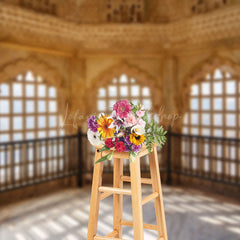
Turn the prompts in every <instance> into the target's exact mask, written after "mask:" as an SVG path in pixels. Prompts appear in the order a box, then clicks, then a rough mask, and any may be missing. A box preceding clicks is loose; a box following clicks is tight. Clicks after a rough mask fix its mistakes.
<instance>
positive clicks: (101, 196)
mask: <svg viewBox="0 0 240 240" xmlns="http://www.w3.org/2000/svg"><path fill="white" fill-rule="evenodd" d="M111 195H112V193H108V192H105V193H101V195H100V200H103V199H105V198H107V197H109V196H111Z"/></svg>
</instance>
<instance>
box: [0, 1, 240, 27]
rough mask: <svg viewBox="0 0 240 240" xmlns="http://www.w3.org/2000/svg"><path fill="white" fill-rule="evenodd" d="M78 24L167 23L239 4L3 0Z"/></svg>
mask: <svg viewBox="0 0 240 240" xmlns="http://www.w3.org/2000/svg"><path fill="white" fill-rule="evenodd" d="M0 2H5V3H9V4H14V5H18V6H20V7H22V8H25V9H29V10H32V11H36V12H39V13H45V14H50V15H54V16H57V17H60V18H62V19H65V20H69V21H73V22H76V23H104V22H105V23H106V22H110V23H112V22H114V23H136V22H137V23H143V22H157V23H164V22H170V21H174V20H179V19H183V18H186V17H189V16H193V15H197V14H202V13H207V12H209V11H214V10H217V9H220V8H223V7H226V6H228V5H232V4H236V3H237V2H239V1H238V0H181V1H179V0H167V1H166V0H0Z"/></svg>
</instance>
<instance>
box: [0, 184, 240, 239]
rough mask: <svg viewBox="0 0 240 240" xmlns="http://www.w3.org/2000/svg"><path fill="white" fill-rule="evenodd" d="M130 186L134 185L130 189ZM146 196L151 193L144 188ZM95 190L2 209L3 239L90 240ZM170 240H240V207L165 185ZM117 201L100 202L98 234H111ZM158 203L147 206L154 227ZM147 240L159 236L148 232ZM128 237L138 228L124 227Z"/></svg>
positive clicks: (128, 212) (126, 211) (127, 203)
mask: <svg viewBox="0 0 240 240" xmlns="http://www.w3.org/2000/svg"><path fill="white" fill-rule="evenodd" d="M125 187H126V188H128V187H130V186H125ZM142 191H143V197H144V196H147V195H148V194H150V193H151V192H152V189H151V187H150V186H146V185H143V190H142ZM90 192H91V189H90V187H85V188H83V189H69V190H64V191H60V192H58V193H54V194H51V195H47V196H45V197H40V198H38V199H37V198H36V199H32V200H28V201H25V202H22V203H18V204H13V205H9V206H8V207H5V208H4V209H0V222H1V224H0V238H1V240H23V239H24V240H40V239H44V240H55V239H56V240H75V239H76V240H85V239H86V236H87V225H88V216H89V208H90ZM163 200H164V206H165V212H166V222H167V229H168V238H169V240H175V239H178V240H208V239H214V240H225V239H229V240H238V239H239V237H240V231H239V224H240V218H239V215H240V205H239V202H233V201H232V200H231V199H227V198H224V197H223V196H219V195H211V194H208V195H205V194H203V193H201V192H199V191H195V190H188V189H183V188H177V187H174V188H173V187H166V186H164V187H163ZM112 211H113V209H112V197H108V198H106V199H104V200H103V201H102V202H101V204H100V214H99V223H98V234H99V235H106V234H108V233H110V232H111V231H112V222H113V218H112ZM154 212H155V211H154V204H153V202H152V201H151V202H149V203H148V204H146V205H145V206H144V207H143V219H144V222H146V223H150V224H155V215H154ZM131 217H132V208H131V199H130V197H128V196H126V197H124V199H123V218H124V219H125V220H131ZM144 236H145V239H147V240H155V239H157V233H156V232H155V231H151V230H145V231H144ZM123 238H124V239H128V240H130V239H133V229H132V228H131V227H123Z"/></svg>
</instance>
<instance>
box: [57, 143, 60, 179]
mask: <svg viewBox="0 0 240 240" xmlns="http://www.w3.org/2000/svg"><path fill="white" fill-rule="evenodd" d="M59 151H60V148H59V138H58V139H57V176H58V175H59V173H60V169H59V168H60V158H59Z"/></svg>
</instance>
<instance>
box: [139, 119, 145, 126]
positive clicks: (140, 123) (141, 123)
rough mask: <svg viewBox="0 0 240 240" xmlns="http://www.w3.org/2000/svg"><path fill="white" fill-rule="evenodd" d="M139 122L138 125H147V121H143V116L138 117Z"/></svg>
mask: <svg viewBox="0 0 240 240" xmlns="http://www.w3.org/2000/svg"><path fill="white" fill-rule="evenodd" d="M137 124H138V125H140V126H143V127H145V125H146V122H145V121H143V120H142V119H141V118H138V119H137Z"/></svg>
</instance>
